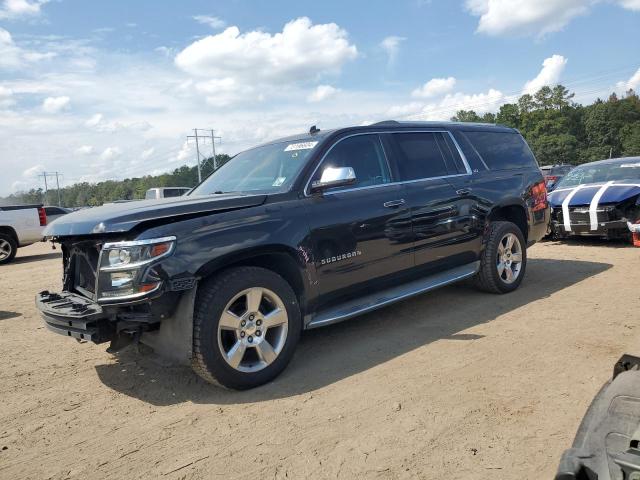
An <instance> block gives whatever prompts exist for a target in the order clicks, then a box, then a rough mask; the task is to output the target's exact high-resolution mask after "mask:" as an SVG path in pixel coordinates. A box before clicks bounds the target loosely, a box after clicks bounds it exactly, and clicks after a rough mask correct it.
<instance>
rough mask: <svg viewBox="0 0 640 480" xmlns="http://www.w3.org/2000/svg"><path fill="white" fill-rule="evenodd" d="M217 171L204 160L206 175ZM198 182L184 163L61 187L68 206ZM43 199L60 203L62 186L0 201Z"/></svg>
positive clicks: (219, 159)
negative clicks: (167, 170)
mask: <svg viewBox="0 0 640 480" xmlns="http://www.w3.org/2000/svg"><path fill="white" fill-rule="evenodd" d="M230 158H231V157H229V155H225V154H218V155H216V161H217V164H218V166H222V165H224V164H225V163H226V162H228V161H229V159H230ZM212 172H213V161H212V160H211V159H207V161H206V162H203V167H202V178H206V177H207V176H209V175H210V174H211V173H212ZM197 183H198V168H197V167H196V166H193V167H189V166H187V165H183V166H182V167H179V168H176V169H175V170H174V171H173V172H170V173H163V174H162V175H154V176H152V175H147V176H144V177H139V178H126V179H124V180H106V181H104V182H98V183H88V182H81V183H75V184H73V185H70V186H68V187H64V188H61V189H60V199H61V201H62V206H64V207H84V206H91V207H93V206H98V205H102V204H103V203H107V202H113V201H114V200H139V199H142V198H144V196H145V193H146V192H147V190H148V189H150V188H154V187H194V186H195V185H197ZM32 203H43V204H45V205H58V190H56V189H49V191H48V192H47V195H46V198H45V192H44V189H42V188H33V189H31V190H29V191H26V192H17V193H15V194H12V195H9V196H8V197H5V198H0V205H3V204H4V205H16V204H32Z"/></svg>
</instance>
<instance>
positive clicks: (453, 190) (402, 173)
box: [388, 131, 480, 270]
mask: <svg viewBox="0 0 640 480" xmlns="http://www.w3.org/2000/svg"><path fill="white" fill-rule="evenodd" d="M388 141H389V142H390V144H391V148H392V149H393V152H394V159H395V165H396V169H397V175H398V177H399V179H400V181H402V182H404V185H405V188H406V199H407V204H408V206H409V209H410V212H411V223H412V231H413V248H414V261H415V265H416V266H418V267H423V268H426V269H428V270H442V269H447V268H453V267H456V266H459V265H464V264H467V263H471V262H473V261H475V260H477V258H478V254H479V250H480V243H479V242H480V236H479V233H478V232H477V231H476V230H475V229H474V225H475V218H474V215H473V206H472V205H471V204H470V203H469V202H468V201H467V199H466V198H465V197H467V193H466V192H465V191H464V189H463V188H459V186H458V185H457V184H454V182H452V180H455V179H457V178H459V177H460V178H461V177H468V176H469V175H470V173H471V172H470V170H469V168H468V167H467V165H466V163H465V162H464V161H463V159H462V157H461V155H460V153H459V151H458V149H457V147H456V144H455V142H454V140H453V139H452V138H451V136H450V135H449V133H448V132H446V131H424V132H406V133H405V132H402V133H392V134H390V135H388Z"/></svg>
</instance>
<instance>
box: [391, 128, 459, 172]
mask: <svg viewBox="0 0 640 480" xmlns="http://www.w3.org/2000/svg"><path fill="white" fill-rule="evenodd" d="M436 135H438V133H437V132H425V133H394V134H393V138H394V139H395V141H396V144H397V146H398V150H399V153H400V158H399V159H398V170H399V171H400V179H401V180H402V181H406V180H418V179H421V178H434V177H444V176H446V175H449V172H448V171H447V165H446V163H445V159H444V156H443V152H442V150H441V145H439V144H438V139H437V137H436ZM440 142H441V144H442V147H445V146H446V144H445V142H444V140H442V139H441V140H440Z"/></svg>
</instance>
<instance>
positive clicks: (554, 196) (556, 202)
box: [549, 181, 640, 207]
mask: <svg viewBox="0 0 640 480" xmlns="http://www.w3.org/2000/svg"><path fill="white" fill-rule="evenodd" d="M603 187H604V190H603V191H602V193H601V194H600V195H601V196H600V199H599V200H598V203H599V204H607V203H619V202H623V201H625V200H628V199H629V198H632V197H635V196H638V195H640V181H638V182H637V183H636V182H635V181H634V182H630V181H622V182H616V183H612V184H605V183H587V184H584V185H580V186H578V187H571V188H559V189H558V190H554V191H553V192H551V193H550V194H549V203H550V204H551V206H552V207H560V206H562V203H563V202H564V201H565V200H566V198H567V197H568V196H569V195H572V196H571V198H570V199H569V206H570V207H574V206H575V207H577V206H582V205H590V204H591V201H592V200H593V198H594V197H595V196H596V194H598V192H600V191H601V189H603Z"/></svg>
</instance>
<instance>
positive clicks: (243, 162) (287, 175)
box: [192, 141, 318, 195]
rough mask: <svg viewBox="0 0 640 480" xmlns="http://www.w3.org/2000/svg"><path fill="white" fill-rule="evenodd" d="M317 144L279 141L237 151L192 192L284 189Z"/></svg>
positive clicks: (275, 190)
mask: <svg viewBox="0 0 640 480" xmlns="http://www.w3.org/2000/svg"><path fill="white" fill-rule="evenodd" d="M317 144H318V142H317V141H314V142H282V143H275V144H271V145H265V146H263V147H257V148H253V149H251V150H246V151H244V152H241V153H239V154H238V155H236V156H235V157H233V158H232V159H231V160H229V161H228V162H227V163H225V164H224V165H223V166H222V167H220V168H219V169H218V170H216V171H215V172H213V173H212V174H211V175H210V176H209V178H207V179H206V180H205V181H204V182H202V184H201V185H200V186H198V187H196V188H195V189H194V191H193V193H192V195H210V194H212V193H227V192H262V193H278V192H284V191H287V190H288V189H289V187H290V186H291V184H292V183H293V181H294V179H295V178H296V176H297V175H298V172H300V169H301V168H302V167H303V165H304V164H305V163H306V159H307V157H308V156H309V154H310V153H311V151H312V150H313V148H314V147H315V146H316V145H317Z"/></svg>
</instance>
